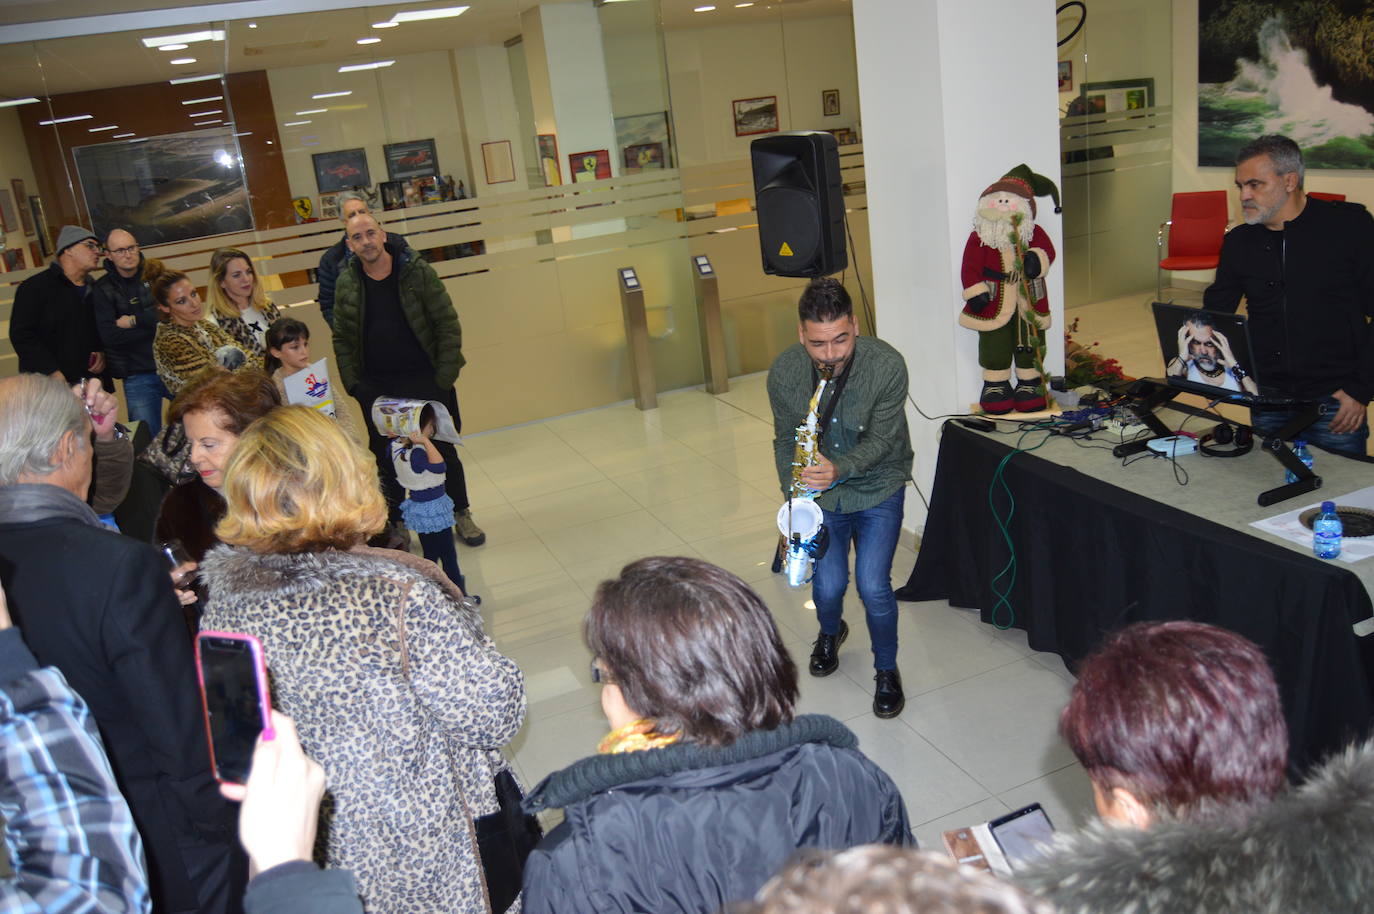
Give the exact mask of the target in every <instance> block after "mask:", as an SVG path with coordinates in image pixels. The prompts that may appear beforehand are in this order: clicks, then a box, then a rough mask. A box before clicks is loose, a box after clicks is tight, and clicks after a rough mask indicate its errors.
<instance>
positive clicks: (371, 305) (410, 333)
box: [334, 213, 487, 546]
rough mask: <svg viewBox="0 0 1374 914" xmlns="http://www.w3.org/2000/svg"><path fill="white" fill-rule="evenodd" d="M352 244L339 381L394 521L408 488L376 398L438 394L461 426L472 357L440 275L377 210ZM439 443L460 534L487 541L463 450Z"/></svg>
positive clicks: (340, 321)
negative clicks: (379, 419) (361, 426)
mask: <svg viewBox="0 0 1374 914" xmlns="http://www.w3.org/2000/svg"><path fill="white" fill-rule="evenodd" d="M348 248H349V250H351V251H352V252H353V254H354V255H355V256H354V258H353V259H352V260H351V261H349V262H348V264H347V266H346V267H345V269H344V271H343V273H341V274H340V276H339V285H338V289H337V295H336V298H335V304H336V305H337V310H336V312H335V319H336V324H335V326H334V356H335V358H337V359H338V362H339V380H340V381H342V382H343V386H344V389H346V390H347V391H348V392H349V393H350V394H352V395H353V397H354V398H355V399H357V401H358V405H359V406H361V407H362V410H363V418H364V419H365V420H366V421H367V431H368V439H369V445H370V447H371V448H372V453H373V454H374V455H375V456H376V458H377V469H378V472H379V473H380V474H381V479H382V489H383V491H384V492H385V494H386V497H387V503H388V504H389V505H390V506H391V511H392V517H393V520H395V519H396V518H397V517H399V509H398V507H397V506H398V505H400V503H401V498H402V495H401V488H400V484H399V483H397V482H396V469H395V465H394V464H393V463H392V460H391V452H390V445H389V442H388V439H386V438H384V437H382V436H381V435H380V434H378V432H377V428H376V426H375V425H374V424H373V422H372V401H374V400H376V399H377V398H378V397H408V398H413V399H416V400H438V401H439V402H440V403H443V404H444V405H445V406H446V407H447V408H448V411H449V414H450V415H451V416H453V424H454V425H455V426H456V427H457V428H458V429H460V430H461V429H462V418H461V417H460V416H459V414H458V397H457V395H456V394H455V393H454V391H453V385H454V383H455V382H456V381H457V380H458V372H459V371H461V370H462V368H463V364H464V362H465V361H466V360H465V359H464V358H463V328H462V327H461V326H460V325H459V323H458V315H457V313H456V312H455V311H454V310H453V302H452V300H451V299H449V297H448V292H447V291H445V290H444V283H443V280H441V279H440V278H439V274H437V273H435V272H434V268H433V267H431V266H430V265H429V264H427V263H425V261H424V260H423V259H422V258H421V257H420V256H419V255H418V254H416V253H415V252H414V251H412V250H411V249H410V248H408V247H406V246H405V242H404V241H402V242H397V241H396V240H395V239H393V238H391V237H390V236H389V235H387V233H386V232H385V231H383V229H382V227H381V226H380V225H379V224H378V223H377V220H376V219H375V218H373V217H372V216H371V215H369V214H367V213H359V214H358V215H356V216H354V217H353V219H352V220H350V221H349V223H348ZM434 445H435V447H437V448H438V449H439V453H440V454H441V455H442V456H443V458H444V464H445V467H446V469H447V479H446V482H445V487H446V489H447V491H448V494H449V497H450V498H452V499H453V506H454V508H455V512H456V513H455V524H454V526H455V527H457V529H458V536H459V538H461V539H462V540H463V542H464V543H466V544H468V545H469V546H480V545H482V544H483V543H484V542H486V539H487V535H486V534H485V533H483V532H482V530H481V528H479V527H478V526H477V524H476V522H475V521H473V519H472V512H471V510H469V507H468V487H467V480H466V479H465V478H464V476H463V464H462V462H461V461H459V459H458V452H457V451H456V450H455V449H454V447H453V445H451V444H448V443H447V442H443V441H436V442H434Z"/></svg>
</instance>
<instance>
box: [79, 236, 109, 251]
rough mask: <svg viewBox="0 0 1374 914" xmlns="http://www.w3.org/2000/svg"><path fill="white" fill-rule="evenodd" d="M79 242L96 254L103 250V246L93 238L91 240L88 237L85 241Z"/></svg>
mask: <svg viewBox="0 0 1374 914" xmlns="http://www.w3.org/2000/svg"><path fill="white" fill-rule="evenodd" d="M81 244H82V246H83V247H87V248H90V249H91V250H92V251H95V252H96V253H97V254H98V253H100V252H101V251H103V250H105V248H104V247H103V246H102V245H101V244H100V242H99V241H93V240H91V239H90V238H87V239H86V240H85V241H83V242H81Z"/></svg>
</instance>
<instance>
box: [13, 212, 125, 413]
mask: <svg viewBox="0 0 1374 914" xmlns="http://www.w3.org/2000/svg"><path fill="white" fill-rule="evenodd" d="M100 250H101V248H100V242H99V241H97V240H96V237H95V235H94V234H92V233H91V232H90V231H89V230H88V229H84V228H82V227H81V226H79V225H64V226H63V227H62V231H61V232H59V233H58V236H57V257H56V259H54V260H53V262H52V264H51V265H49V267H48V268H47V269H46V270H44V271H43V272H42V273H37V274H35V275H33V276H30V277H29V278H28V279H26V280H24V281H23V282H21V283H20V284H19V288H18V289H16V290H15V293H14V310H13V312H12V313H11V316H10V343H12V344H13V345H14V353H15V355H17V356H19V370H20V371H35V372H38V373H39V374H50V375H53V376H54V377H59V378H66V380H67V383H68V384H75V383H76V382H77V381H78V380H80V379H81V378H83V377H86V376H87V375H92V376H94V375H101V374H104V373H105V352H104V348H103V344H102V343H101V342H100V333H99V331H98V330H97V329H96V325H95V310H94V309H93V308H92V307H91V289H92V284H91V283H90V282H89V281H88V279H89V277H90V275H91V272H92V271H94V270H95V269H96V267H98V266H99V265H100ZM110 389H113V388H110Z"/></svg>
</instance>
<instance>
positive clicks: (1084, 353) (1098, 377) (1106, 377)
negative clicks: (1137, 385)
mask: <svg viewBox="0 0 1374 914" xmlns="http://www.w3.org/2000/svg"><path fill="white" fill-rule="evenodd" d="M1076 332H1078V318H1076V317H1075V318H1074V319H1073V321H1072V322H1071V323H1070V324H1069V325H1068V327H1066V328H1065V330H1064V386H1065V387H1067V388H1068V389H1069V390H1073V389H1074V388H1075V387H1082V386H1084V385H1090V386H1093V387H1112V386H1115V385H1117V384H1121V383H1124V382H1127V381H1133V380H1135V379H1134V378H1132V377H1130V376H1128V375H1127V374H1126V373H1125V372H1124V371H1122V370H1121V363H1120V362H1118V361H1117V360H1116V359H1108V358H1104V357H1103V356H1102V354H1101V353H1100V352H1097V351H1095V350H1096V349H1097V347H1098V345H1099V343H1098V342H1096V341H1094V342H1092V343H1090V344H1088V345H1087V346H1084V345H1083V344H1082V343H1080V342H1078V341H1077V340H1075V339H1074V338H1073V335H1074V334H1075V333H1076Z"/></svg>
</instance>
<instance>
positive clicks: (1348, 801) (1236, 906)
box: [1017, 741, 1374, 914]
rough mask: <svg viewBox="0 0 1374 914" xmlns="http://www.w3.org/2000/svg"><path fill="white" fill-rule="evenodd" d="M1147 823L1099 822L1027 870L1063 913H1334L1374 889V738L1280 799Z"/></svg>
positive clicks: (1360, 906) (1359, 905)
mask: <svg viewBox="0 0 1374 914" xmlns="http://www.w3.org/2000/svg"><path fill="white" fill-rule="evenodd" d="M1229 813H1230V815H1225V814H1223V815H1217V816H1214V817H1209V818H1208V819H1207V820H1206V821H1203V822H1164V823H1160V824H1158V825H1156V826H1155V827H1153V828H1150V829H1146V830H1143V831H1141V830H1135V829H1122V828H1114V827H1112V826H1109V825H1105V824H1103V823H1100V822H1097V823H1094V824H1092V825H1091V826H1089V827H1088V828H1086V829H1084V830H1083V831H1081V832H1079V833H1077V834H1073V835H1068V836H1064V837H1060V838H1059V839H1058V840H1057V841H1056V843H1055V846H1054V849H1053V851H1051V852H1050V853H1049V854H1048V855H1047V856H1046V857H1045V858H1043V859H1042V860H1041V861H1039V862H1037V863H1036V864H1034V865H1032V866H1030V867H1028V868H1027V869H1026V870H1025V871H1023V872H1022V873H1020V874H1018V877H1017V878H1018V881H1020V882H1021V883H1022V885H1023V886H1025V887H1027V888H1029V889H1030V890H1031V891H1033V892H1035V893H1036V894H1038V895H1041V896H1043V897H1045V898H1048V899H1049V900H1051V901H1052V902H1054V904H1055V905H1056V906H1057V907H1058V909H1059V911H1060V914H1095V912H1103V914H1105V912H1123V911H1125V912H1138V914H1147V912H1166V911H1214V912H1229V911H1234V912H1239V911H1245V912H1255V914H1268V912H1274V914H1279V912H1284V914H1292V912H1297V911H1302V912H1337V911H1359V910H1368V909H1369V904H1370V903H1369V899H1368V894H1369V891H1370V887H1371V886H1374V855H1371V854H1370V853H1369V846H1370V844H1371V843H1374V741H1371V742H1366V743H1363V744H1359V745H1356V746H1352V747H1350V748H1348V749H1346V750H1345V751H1343V752H1340V753H1338V754H1336V755H1334V756H1332V757H1331V758H1330V759H1328V760H1327V761H1326V762H1325V763H1323V764H1322V765H1321V766H1320V767H1319V768H1318V769H1316V771H1315V773H1314V774H1313V775H1312V777H1311V778H1309V779H1308V780H1307V781H1306V783H1304V784H1302V785H1301V786H1299V787H1296V788H1294V789H1292V790H1290V791H1289V792H1287V793H1285V794H1283V795H1281V796H1279V797H1278V798H1277V799H1276V800H1274V802H1272V803H1269V804H1264V805H1260V806H1254V807H1239V808H1232V809H1230V810H1229Z"/></svg>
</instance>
